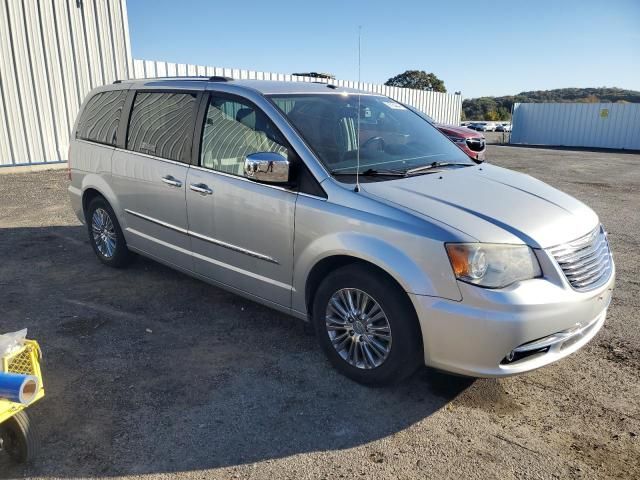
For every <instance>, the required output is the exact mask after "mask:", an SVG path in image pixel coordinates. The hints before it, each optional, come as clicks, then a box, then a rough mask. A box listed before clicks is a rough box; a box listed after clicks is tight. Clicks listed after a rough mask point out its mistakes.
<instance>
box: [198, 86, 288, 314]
mask: <svg viewBox="0 0 640 480" xmlns="http://www.w3.org/2000/svg"><path fill="white" fill-rule="evenodd" d="M266 151H269V152H278V153H281V154H283V155H284V156H287V155H288V154H289V149H288V148H287V147H286V146H285V142H284V140H282V136H281V135H280V134H279V132H277V129H276V128H275V126H274V125H273V123H271V121H270V120H269V119H268V118H267V117H266V115H265V114H264V113H263V112H262V111H261V110H259V109H258V108H257V107H256V106H255V105H253V104H252V103H251V102H249V101H248V100H246V99H242V98H239V97H231V96H215V95H212V96H211V97H210V99H209V105H208V107H207V112H206V114H205V118H204V127H203V133H202V142H201V149H200V164H199V166H197V167H191V168H190V169H189V172H188V176H187V185H186V188H187V190H186V194H187V212H188V216H189V231H190V234H191V245H192V251H193V256H194V267H195V270H196V272H198V273H200V274H202V275H204V276H206V277H208V278H210V279H212V280H214V281H216V282H220V283H222V284H225V285H227V286H230V287H233V288H236V289H238V290H241V291H243V292H247V293H250V294H252V295H255V296H257V297H260V298H263V299H266V300H269V301H271V302H273V303H276V304H278V305H283V306H286V307H288V306H290V303H291V273H292V263H293V233H294V232H293V227H294V224H293V220H294V212H295V203H296V193H295V192H293V191H291V190H289V189H287V188H285V187H281V186H273V185H266V184H260V183H256V182H254V181H251V180H248V179H246V178H245V177H244V176H243V166H244V159H245V157H246V156H247V155H249V154H251V153H257V152H266Z"/></svg>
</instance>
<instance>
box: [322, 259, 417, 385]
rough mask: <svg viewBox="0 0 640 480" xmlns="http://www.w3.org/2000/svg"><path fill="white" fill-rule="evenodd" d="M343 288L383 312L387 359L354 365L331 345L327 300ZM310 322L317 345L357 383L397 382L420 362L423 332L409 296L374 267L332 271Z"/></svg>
mask: <svg viewBox="0 0 640 480" xmlns="http://www.w3.org/2000/svg"><path fill="white" fill-rule="evenodd" d="M345 288H350V289H358V290H361V291H362V292H364V293H366V294H367V295H368V296H370V297H371V299H373V300H375V302H377V303H378V305H379V306H380V307H381V309H382V310H383V312H384V314H385V315H386V319H387V322H388V324H389V327H390V330H391V336H392V341H391V343H390V347H389V351H388V354H387V357H386V359H384V360H383V362H382V364H380V365H379V366H375V367H374V368H367V369H365V368H362V367H357V366H354V365H352V364H351V363H349V362H348V361H347V360H345V359H344V358H343V357H342V356H341V355H340V354H339V353H338V351H337V350H336V348H334V346H333V343H332V340H331V338H330V336H329V332H328V330H327V328H326V312H327V306H328V304H329V301H330V299H331V297H332V296H333V295H334V293H336V292H338V291H340V290H341V289H345ZM312 322H313V325H314V330H315V333H316V336H317V338H318V341H319V342H320V346H321V347H322V349H323V350H324V352H325V354H326V355H327V357H328V358H329V360H330V361H331V363H332V364H333V366H334V367H335V368H336V369H337V370H338V371H339V372H340V373H342V374H343V375H345V376H347V377H349V378H351V379H352V380H355V381H356V382H359V383H362V384H365V385H374V386H382V385H390V384H394V383H398V382H400V381H402V380H404V379H405V378H407V377H409V376H410V375H411V374H413V373H414V372H415V370H416V368H417V367H418V366H419V365H420V364H421V362H422V357H423V355H422V335H421V333H420V327H419V323H418V318H417V316H416V313H415V310H414V308H413V305H412V304H411V301H410V300H409V297H408V296H407V294H406V293H405V292H404V291H403V290H402V289H401V288H399V287H398V285H397V284H396V283H395V282H393V280H391V279H390V278H388V277H387V276H386V275H384V274H382V273H380V272H379V271H377V270H376V269H375V268H373V267H369V266H367V265H362V264H351V265H347V266H345V267H342V268H340V269H338V270H335V271H334V272H331V273H330V274H329V275H328V276H327V277H326V278H325V279H324V280H323V281H322V282H321V283H320V286H319V287H318V289H317V291H316V294H315V296H314V299H313V306H312ZM356 358H357V357H356Z"/></svg>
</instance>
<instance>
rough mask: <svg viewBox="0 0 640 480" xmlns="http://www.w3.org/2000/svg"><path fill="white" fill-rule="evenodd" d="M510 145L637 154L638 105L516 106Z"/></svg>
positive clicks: (639, 141) (639, 146) (639, 137)
mask: <svg viewBox="0 0 640 480" xmlns="http://www.w3.org/2000/svg"><path fill="white" fill-rule="evenodd" d="M512 123H513V132H512V133H511V143H520V144H527V145H554V146H567V147H590V148H615V149H625V150H626V149H628V150H640V103H516V104H515V105H514V106H513V118H512Z"/></svg>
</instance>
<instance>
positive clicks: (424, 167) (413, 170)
mask: <svg viewBox="0 0 640 480" xmlns="http://www.w3.org/2000/svg"><path fill="white" fill-rule="evenodd" d="M450 165H464V166H465V167H471V166H472V165H471V164H470V163H462V162H433V163H430V164H428V165H422V166H421V167H415V168H410V169H409V170H407V171H406V172H404V173H405V175H407V176H408V175H415V174H416V173H422V172H425V171H427V170H431V169H432V168H438V167H448V166H450Z"/></svg>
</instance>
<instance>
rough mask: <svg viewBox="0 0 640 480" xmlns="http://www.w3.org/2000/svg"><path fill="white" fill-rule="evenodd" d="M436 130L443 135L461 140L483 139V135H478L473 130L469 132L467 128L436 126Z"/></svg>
mask: <svg viewBox="0 0 640 480" xmlns="http://www.w3.org/2000/svg"><path fill="white" fill-rule="evenodd" d="M436 128H437V129H438V130H440V131H441V132H442V133H444V134H445V135H454V136H456V137H461V138H474V137H480V138H484V135H482V134H481V133H478V132H476V131H475V130H471V129H470V128H467V127H456V126H453V125H436Z"/></svg>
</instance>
